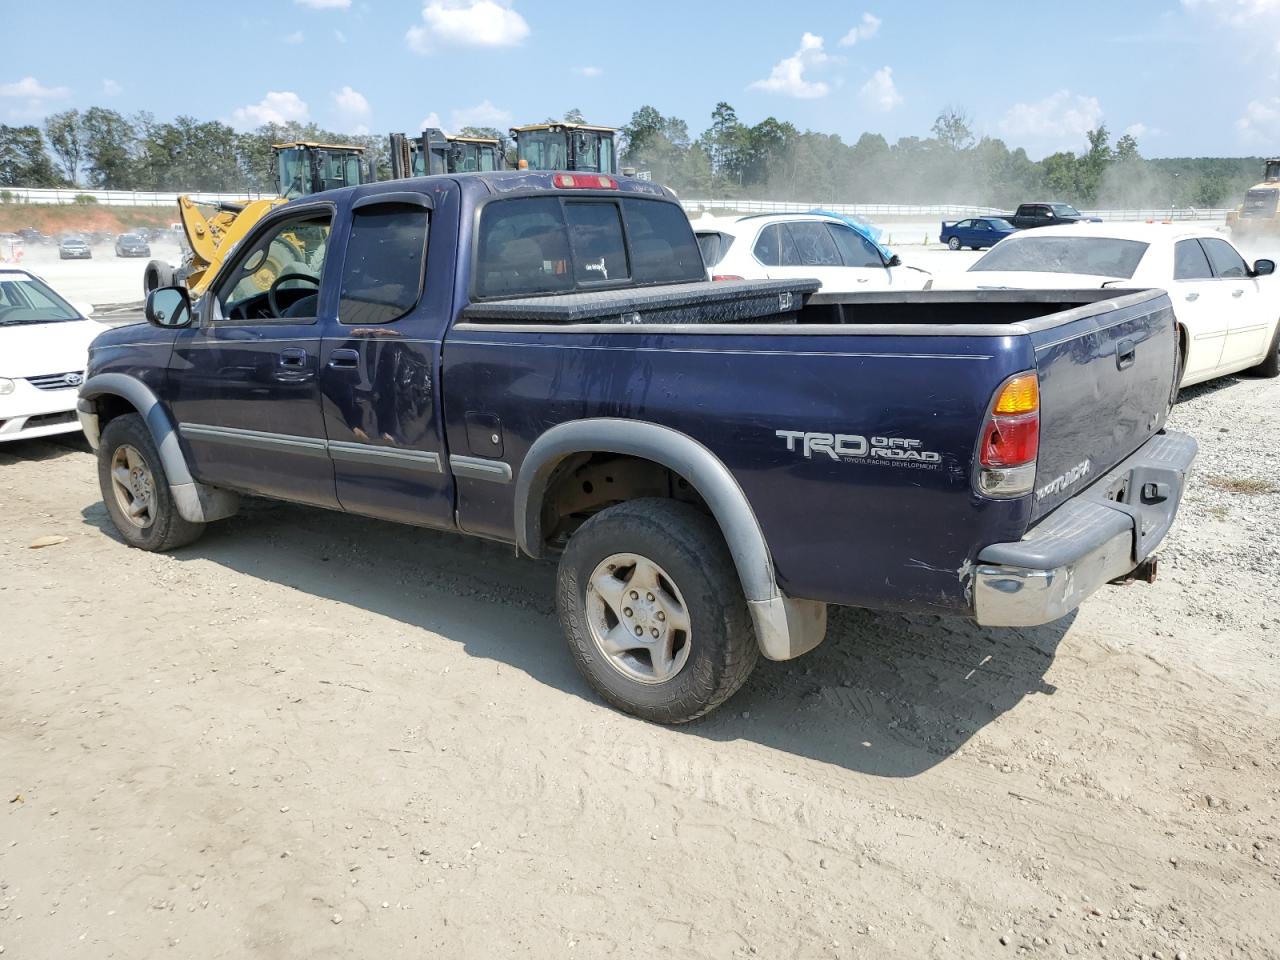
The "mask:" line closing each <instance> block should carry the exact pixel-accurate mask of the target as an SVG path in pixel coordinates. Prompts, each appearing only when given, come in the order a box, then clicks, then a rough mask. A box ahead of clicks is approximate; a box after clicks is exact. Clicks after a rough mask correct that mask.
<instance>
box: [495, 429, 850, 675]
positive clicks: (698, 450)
mask: <svg viewBox="0 0 1280 960" xmlns="http://www.w3.org/2000/svg"><path fill="white" fill-rule="evenodd" d="M575 453H616V454H622V455H627V456H633V457H639V458H641V459H644V460H649V461H652V462H654V463H658V464H661V465H662V466H664V467H666V468H667V469H669V470H672V471H674V472H675V473H677V474H679V475H680V476H681V477H683V478H684V479H685V480H687V481H688V482H689V483H690V484H691V485H692V486H693V487H694V489H696V490H697V491H698V493H699V495H700V496H701V497H702V499H703V501H704V502H705V503H706V504H707V507H708V508H709V509H710V510H711V514H712V516H713V517H714V518H715V521H716V523H717V525H718V526H719V527H720V531H721V533H722V534H723V535H724V538H725V543H726V544H727V545H728V547H729V553H730V555H731V556H732V557H733V562H734V566H735V568H736V569H737V572H738V579H739V581H740V582H741V584H742V592H743V594H744V595H745V596H746V599H747V606H748V609H749V610H750V611H751V616H752V620H753V622H754V624H755V628H756V639H757V641H758V642H759V644H760V649H761V652H762V653H763V654H764V655H765V656H766V657H768V658H769V659H771V660H789V659H791V658H792V657H797V656H799V655H800V654H802V653H804V652H806V651H808V650H811V649H812V648H813V647H815V646H817V645H818V644H819V643H820V642H822V638H823V636H824V635H825V633H826V609H827V608H826V604H824V603H819V602H817V601H812V600H798V599H794V598H791V597H788V596H786V595H785V594H784V593H783V592H782V590H781V589H780V588H779V587H778V582H777V577H776V575H775V573H774V568H773V556H772V554H771V553H770V551H769V545H768V543H767V542H766V541H765V538H764V531H763V530H761V528H760V523H759V521H758V520H757V519H756V515H755V511H754V510H753V509H752V508H751V504H750V503H749V502H748V501H747V497H746V494H745V493H743V492H742V487H741V486H739V484H738V481H737V480H736V479H735V478H734V476H733V474H732V473H731V472H730V471H729V468H728V467H726V466H725V465H724V463H723V461H721V460H720V458H719V457H717V456H716V455H715V454H714V453H712V452H711V451H710V450H708V449H707V448H706V447H705V446H703V445H702V444H701V443H699V442H698V441H697V440H695V439H693V438H692V437H690V436H688V435H687V434H684V433H681V432H680V431H678V430H673V429H672V428H670V427H664V426H661V425H659V424H656V423H649V422H647V421H643V420H626V419H621V418H609V417H601V418H595V419H588V420H574V421H570V422H568V423H561V424H558V425H557V426H554V427H552V428H551V429H550V430H547V431H546V432H545V433H543V434H542V435H541V436H540V437H538V439H537V440H535V441H534V443H533V445H532V446H531V447H530V448H529V452H528V453H527V454H526V455H525V458H524V461H523V462H522V463H521V465H520V470H519V474H518V476H517V479H516V501H515V519H516V530H515V533H516V543H517V545H518V547H519V548H520V549H521V550H522V551H524V552H525V553H526V554H528V555H529V556H531V557H540V556H542V555H543V552H544V551H543V531H542V503H543V499H544V498H545V496H546V492H547V486H548V484H549V482H550V479H551V475H552V473H553V472H554V471H555V468H556V467H557V466H558V465H559V464H560V463H561V462H562V461H563V460H564V459H565V458H566V457H569V456H572V455H573V454H575Z"/></svg>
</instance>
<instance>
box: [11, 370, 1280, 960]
mask: <svg viewBox="0 0 1280 960" xmlns="http://www.w3.org/2000/svg"><path fill="white" fill-rule="evenodd" d="M1278 402H1280V382H1275V381H1260V380H1253V379H1247V378H1244V379H1237V378H1231V379H1228V380H1225V381H1222V382H1219V383H1216V384H1213V385H1209V386H1205V387H1200V388H1196V389H1194V390H1190V391H1186V392H1184V395H1183V400H1182V402H1181V403H1179V404H1178V406H1177V408H1176V409H1175V412H1174V416H1173V424H1172V425H1173V426H1174V427H1177V428H1181V429H1185V430H1190V431H1191V432H1193V433H1194V434H1195V435H1196V436H1197V437H1198V439H1199V440H1200V442H1201V444H1202V447H1201V450H1202V452H1201V457H1200V461H1199V473H1198V475H1197V477H1196V478H1195V480H1194V482H1193V484H1192V486H1191V487H1190V489H1189V490H1188V493H1187V497H1186V500H1185V501H1184V505H1183V510H1182V513H1181V520H1180V522H1179V524H1178V525H1177V526H1176V527H1175V528H1174V530H1173V532H1172V534H1171V535H1170V538H1169V540H1168V541H1167V544H1166V546H1165V548H1164V550H1163V559H1164V564H1163V573H1162V577H1161V579H1160V580H1159V581H1158V582H1157V583H1156V584H1154V585H1152V586H1149V587H1148V586H1145V585H1134V586H1131V587H1127V588H1119V587H1116V588H1107V589H1104V590H1103V591H1102V592H1101V593H1100V594H1099V595H1097V596H1096V597H1095V598H1093V599H1092V600H1091V601H1089V602H1088V603H1087V604H1086V605H1085V606H1084V607H1083V608H1082V609H1081V610H1080V611H1079V612H1078V613H1076V614H1073V615H1072V616H1069V617H1067V618H1065V619H1064V620H1062V621H1060V622H1058V623H1056V624H1051V625H1048V626H1046V627H1042V628H1037V629H1032V630H980V629H977V628H975V627H973V626H971V625H969V624H968V623H966V622H962V621H957V620H947V619H942V618H937V617H927V616H909V617H904V616H900V615H891V614H874V613H868V612H864V611H857V610H837V611H835V612H834V615H833V617H832V624H831V631H830V635H829V639H828V640H827V642H826V643H825V644H824V645H823V646H821V647H819V648H818V650H816V651H814V653H812V654H810V655H808V656H806V657H804V658H802V659H800V660H797V661H794V662H791V663H786V664H773V663H765V664H762V666H761V668H760V669H759V671H758V672H757V673H756V674H755V676H754V677H753V679H752V680H751V681H750V683H749V684H748V685H747V687H746V688H744V690H743V691H742V692H741V693H740V694H739V695H738V696H737V697H735V698H734V699H733V700H732V701H731V702H730V703H729V704H728V705H727V706H726V707H725V708H723V709H722V710H720V711H719V712H718V713H716V714H714V715H713V716H712V717H710V718H707V719H706V720H704V721H701V722H698V723H696V724H693V725H691V726H689V727H686V728H681V729H674V730H672V729H664V728H660V727H654V726H650V725H646V724H643V723H640V722H637V721H634V720H631V719H629V718H627V717H624V716H621V715H619V714H617V713H615V712H613V711H611V710H609V709H606V708H605V707H603V706H602V705H601V704H600V703H599V702H597V700H596V699H595V698H594V697H593V696H592V695H591V693H590V691H589V690H588V689H587V688H586V686H585V685H584V684H583V682H582V681H581V680H580V679H579V678H578V676H577V675H576V673H575V672H574V670H573V668H572V666H571V664H570V661H569V657H568V655H567V652H566V651H565V649H564V647H563V641H562V640H561V639H560V636H559V630H558V627H557V624H556V621H555V617H554V613H553V609H552V599H551V598H552V593H551V585H552V578H553V571H552V569H551V568H550V567H549V566H547V565H544V564H535V563H531V562H527V561H520V560H516V559H514V558H513V557H512V556H511V552H510V550H508V549H505V548H502V547H500V546H497V545H493V544H487V543H482V542H478V541H470V540H464V539H460V538H457V537H452V536H449V535H444V534H435V533H430V532H426V531H421V530H413V529H409V528H404V527H397V526H392V525H389V524H382V523H377V522H373V521H368V520H362V519H360V518H356V517H348V516H343V515H340V514H332V513H325V512H320V511H314V510H307V509H303V508H299V507H292V506H283V505H282V506H275V505H267V504H257V505H255V506H253V507H252V508H251V509H249V510H247V511H246V512H245V513H243V514H242V515H241V516H239V517H237V518H235V519H233V520H230V521H227V522H224V523H221V524H218V525H216V526H214V527H212V528H211V529H210V530H209V531H208V533H207V534H206V536H205V537H204V538H203V539H202V540H201V541H199V542H198V543H197V544H195V545H194V546H192V547H189V548H187V549H184V550H181V551H178V552H177V553H175V554H173V555H165V556H157V555H151V554H145V553H142V552H139V551H135V550H129V549H127V548H126V547H124V546H123V545H122V544H121V543H120V542H119V541H118V540H117V539H116V538H115V537H114V535H113V534H112V532H111V530H110V528H109V524H108V521H107V519H106V515H105V512H104V509H103V507H102V505H101V503H100V500H99V495H98V489H97V483H96V477H95V471H94V462H93V458H92V456H91V455H90V454H89V452H88V451H87V449H86V448H85V447H84V445H83V442H82V441H77V440H75V439H67V440H63V441H60V442H33V443H24V444H14V445H7V446H5V447H3V448H0V564H3V569H4V571H5V576H4V578H3V579H2V580H0V667H2V669H0V704H3V710H0V743H3V745H4V747H3V754H2V755H3V763H0V790H3V794H2V795H0V800H2V801H3V802H0V947H3V948H4V949H5V953H4V960H9V958H10V957H16V958H40V960H45V958H51V957H74V956H83V957H93V958H98V957H120V958H143V957H147V958H149V957H155V956H160V955H164V956H173V957H184V956H185V957H192V958H200V960H210V958H224V957H225V958H238V957H246V956H253V957H265V958H294V957H307V958H309V960H311V958H328V957H334V958H337V957H351V956H361V957H382V956H406V955H413V956H445V957H454V956H468V957H469V956H515V955H520V956H532V957H565V956H582V957H605V956H656V955H663V956H673V957H694V958H704V957H705V958H730V957H753V956H762V957H794V958H809V957H815V958H816V957H865V958H876V960H881V958H912V960H917V958H921V957H938V958H942V957H991V956H1003V955H1006V954H1007V955H1011V956H1012V955H1020V954H1023V953H1026V954H1027V955H1034V956H1046V957H1056V956H1079V957H1107V958H1111V957H1131V958H1137V957H1145V958H1154V957H1164V958H1168V960H1174V958H1175V957H1184V958H1190V960H1198V958H1209V957H1214V958H1225V957H1232V958H1246V957H1247V958H1268V957H1272V958H1274V957H1280V946H1278V945H1277V937H1276V933H1277V928H1276V923H1275V917H1276V916H1277V915H1278V914H1280V820H1278V816H1277V806H1276V804H1277V800H1278V799H1280V769H1278V766H1280V765H1278V763H1277V757H1278V756H1280V706H1278V700H1277V693H1278V692H1280V662H1278V660H1277V656H1276V652H1275V644H1274V640H1273V636H1274V634H1275V632H1276V631H1277V630H1280V600H1278V599H1277V596H1276V591H1275V583H1276V577H1277V574H1278V573H1280V558H1278V556H1277V544H1278V543H1280V538H1278V537H1277V533H1278V532H1280V531H1277V525H1278V524H1280V510H1278V509H1277V507H1280V499H1278V498H1280V493H1277V492H1276V489H1277V488H1276V483H1275V479H1274V478H1275V477H1276V475H1277V470H1276V467H1277V458H1280V443H1278V442H1277V440H1276V434H1275V430H1274V429H1273V425H1274V416H1275V414H1274V411H1275V410H1276V408H1277V403H1278ZM42 537H65V538H66V539H65V540H63V541H61V542H58V543H55V544H53V545H51V546H47V547H43V548H41V549H32V547H31V544H33V543H34V542H35V541H37V539H38V538H42Z"/></svg>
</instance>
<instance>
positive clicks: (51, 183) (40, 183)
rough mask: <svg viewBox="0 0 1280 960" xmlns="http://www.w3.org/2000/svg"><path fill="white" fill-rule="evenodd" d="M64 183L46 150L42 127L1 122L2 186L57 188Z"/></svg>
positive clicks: (0, 168) (0, 172)
mask: <svg viewBox="0 0 1280 960" xmlns="http://www.w3.org/2000/svg"><path fill="white" fill-rule="evenodd" d="M62 182H63V180H62V178H61V177H59V176H58V171H57V170H55V169H54V167H53V162H52V161H51V160H50V159H49V155H48V154H47V153H45V151H44V137H43V136H41V135H40V128H39V127H36V126H25V127H10V126H6V125H5V124H2V123H0V186H6V187H56V186H59V185H60V184H61V183H62Z"/></svg>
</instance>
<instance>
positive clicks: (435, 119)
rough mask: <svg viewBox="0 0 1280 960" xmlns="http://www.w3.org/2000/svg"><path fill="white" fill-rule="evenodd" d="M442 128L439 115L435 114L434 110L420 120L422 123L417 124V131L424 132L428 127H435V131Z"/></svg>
mask: <svg viewBox="0 0 1280 960" xmlns="http://www.w3.org/2000/svg"><path fill="white" fill-rule="evenodd" d="M443 126H444V124H442V123H441V122H440V114H438V113H436V112H435V111H434V110H432V111H431V112H430V113H428V114H427V115H426V116H425V117H423V119H422V123H420V124H418V129H419V130H426V129H427V128H428V127H435V128H437V129H439V128H441V127H443Z"/></svg>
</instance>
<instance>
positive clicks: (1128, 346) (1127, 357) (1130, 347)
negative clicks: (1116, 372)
mask: <svg viewBox="0 0 1280 960" xmlns="http://www.w3.org/2000/svg"><path fill="white" fill-rule="evenodd" d="M1137 359H1138V345H1137V344H1135V343H1134V342H1133V341H1132V340H1121V341H1120V342H1119V343H1117V344H1116V367H1118V368H1119V369H1121V370H1125V369H1128V368H1129V367H1132V366H1133V364H1134V361H1135V360H1137Z"/></svg>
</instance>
